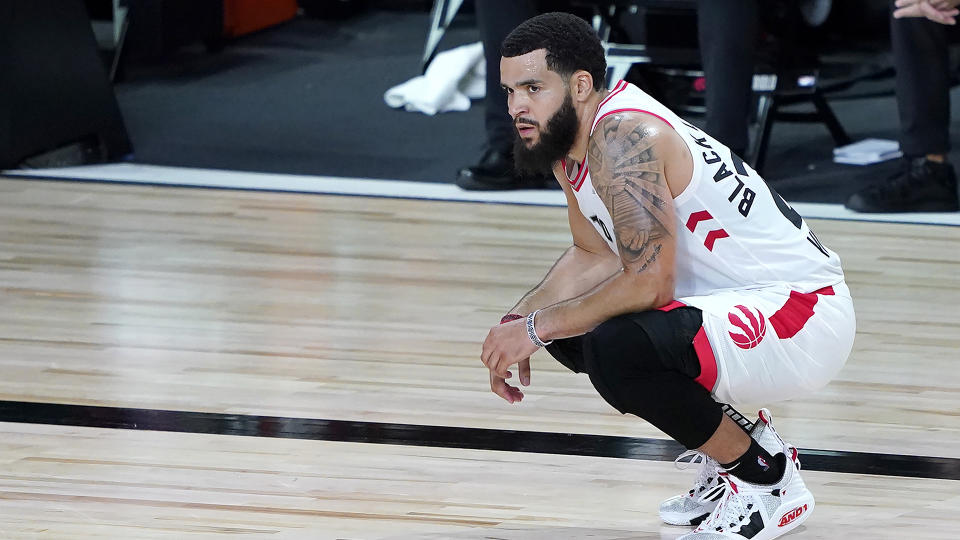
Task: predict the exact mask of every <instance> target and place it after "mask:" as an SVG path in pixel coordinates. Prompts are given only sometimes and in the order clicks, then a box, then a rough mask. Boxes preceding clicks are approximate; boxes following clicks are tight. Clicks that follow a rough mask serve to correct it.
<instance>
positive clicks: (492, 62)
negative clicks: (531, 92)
mask: <svg viewBox="0 0 960 540" xmlns="http://www.w3.org/2000/svg"><path fill="white" fill-rule="evenodd" d="M475 6H476V13H477V26H478V27H479V30H480V39H481V40H482V41H483V55H484V61H485V62H486V66H487V75H486V78H487V89H486V92H487V93H486V97H484V99H483V104H484V108H485V109H486V110H485V113H484V127H485V129H486V135H487V142H486V148H485V150H484V152H483V156H482V157H481V158H480V161H479V163H477V164H476V165H473V166H471V167H465V168H463V169H461V170H460V171H459V173H458V175H457V185H458V186H460V187H461V188H464V189H470V190H495V189H521V188H530V187H540V186H539V184H538V185H532V183H531V181H530V180H529V179H523V178H520V177H518V176H517V174H516V172H514V169H513V137H514V127H513V122H512V120H511V118H510V115H509V114H507V96H506V94H505V93H504V92H503V89H502V88H501V87H500V44H501V43H502V42H503V39H504V38H505V37H507V34H509V33H510V31H511V30H513V29H514V28H516V27H517V25H519V24H520V23H522V22H523V21H525V20H527V19H529V18H531V17H533V16H535V15H537V13H538V11H537V9H536V5H535V2H534V1H533V0H476V4H475ZM537 181H538V182H539V179H537Z"/></svg>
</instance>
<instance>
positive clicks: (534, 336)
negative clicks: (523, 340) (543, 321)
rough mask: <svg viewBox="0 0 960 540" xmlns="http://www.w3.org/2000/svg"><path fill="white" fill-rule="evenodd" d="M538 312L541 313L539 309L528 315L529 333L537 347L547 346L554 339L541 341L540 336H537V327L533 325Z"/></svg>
mask: <svg viewBox="0 0 960 540" xmlns="http://www.w3.org/2000/svg"><path fill="white" fill-rule="evenodd" d="M537 313H540V310H539V309H538V310H536V311H534V312H533V313H531V314H529V315H527V335H528V336H530V341H532V342H533V344H534V345H536V346H537V347H546V346H547V345H549V344H551V343H553V340H551V341H541V340H540V337H539V336H537V329H536V328H535V327H534V326H533V320H534V319H535V318H536V317H537Z"/></svg>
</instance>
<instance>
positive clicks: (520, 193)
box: [2, 163, 960, 226]
mask: <svg viewBox="0 0 960 540" xmlns="http://www.w3.org/2000/svg"><path fill="white" fill-rule="evenodd" d="M2 174H4V175H8V176H26V177H36V178H50V179H62V180H83V181H96V182H122V183H134V184H140V183H142V184H160V185H171V186H189V187H203V188H219V189H242V190H260V191H289V192H297V193H316V194H326V195H358V196H368V197H399V198H406V199H428V200H442V201H466V202H487V203H503V204H528V205H538V206H566V199H565V198H564V196H563V192H562V191H560V190H543V189H538V190H517V191H464V190H462V189H460V188H458V187H457V186H455V185H453V184H448V183H440V182H437V183H434V182H408V181H402V180H375V179H369V178H341V177H334V176H308V175H294V174H272V173H255V172H242V171H224V170H218V169H193V168H187V167H164V166H159V165H139V164H133V163H113V164H107V165H86V166H82V167H63V168H56V169H30V170H19V169H18V170H9V171H3V172H2ZM791 205H792V206H793V207H794V208H795V209H796V210H797V212H799V213H800V215H802V216H804V217H807V218H817V219H836V220H849V221H879V222H887V223H915V224H924V225H952V226H960V212H948V213H904V214H858V213H856V212H853V211H851V210H847V209H846V208H844V207H843V205H839V204H821V203H802V202H798V203H791Z"/></svg>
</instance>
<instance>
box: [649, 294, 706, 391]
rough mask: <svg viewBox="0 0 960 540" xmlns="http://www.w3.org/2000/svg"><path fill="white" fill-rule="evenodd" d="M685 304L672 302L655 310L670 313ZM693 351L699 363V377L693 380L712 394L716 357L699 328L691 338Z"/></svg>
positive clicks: (704, 331) (703, 331)
mask: <svg viewBox="0 0 960 540" xmlns="http://www.w3.org/2000/svg"><path fill="white" fill-rule="evenodd" d="M684 306H686V304H684V303H683V302H681V301H679V300H674V301H673V302H670V303H669V304H667V305H665V306H663V307H659V308H657V309H658V310H660V311H672V310H674V309H677V308H678V307H684ZM693 350H694V351H696V353H697V360H699V361H700V376H699V377H697V378H696V379H694V380H695V381H697V382H698V383H699V384H700V386H703V387H704V388H706V389H707V391H708V392H713V387H714V386H716V384H717V357H716V356H714V355H713V347H711V346H710V340H709V339H707V331H706V330H704V329H703V327H702V326H701V327H700V330H699V331H698V332H697V335H695V336H693Z"/></svg>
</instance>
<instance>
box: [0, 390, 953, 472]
mask: <svg viewBox="0 0 960 540" xmlns="http://www.w3.org/2000/svg"><path fill="white" fill-rule="evenodd" d="M0 422H19V423H28V424H52V425H58V426H83V427H98V428H111V429H136V430H146V431H172V432H177V433H207V434H217V435H236V436H243V437H277V438H283V439H311V440H321V441H342V442H356V443H372V444H399V445H409V446H432V447H438V448H464V449H473V450H502V451H507V452H532V453H541V454H561V455H572V456H596V457H612V458H624V459H640V460H647V461H672V460H673V459H674V458H676V457H677V456H678V455H679V454H680V453H681V452H683V451H684V450H685V448H683V447H682V446H681V445H680V444H678V443H676V442H674V441H670V440H665V439H649V438H638V437H619V436H609V435H581V434H572V433H547V432H538V431H514V430H501V429H480V428H463V427H448V426H424V425H417V424H389V423H380V422H357V421H347V420H323V419H313V418H286V417H279V416H255V415H246V414H221V413H207V412H193V411H166V410H156V409H131V408H123V407H95V406H89V405H67V404H58V403H33V402H25V401H0ZM800 452H801V456H802V459H801V461H802V463H803V468H804V469H805V470H813V471H825V472H837V473H854V474H873V475H881V476H905V477H913V478H939V479H945V480H960V459H957V458H945V457H931V456H904V455H898V454H877V453H868V452H845V451H840V450H816V449H805V448H801V449H800Z"/></svg>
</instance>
